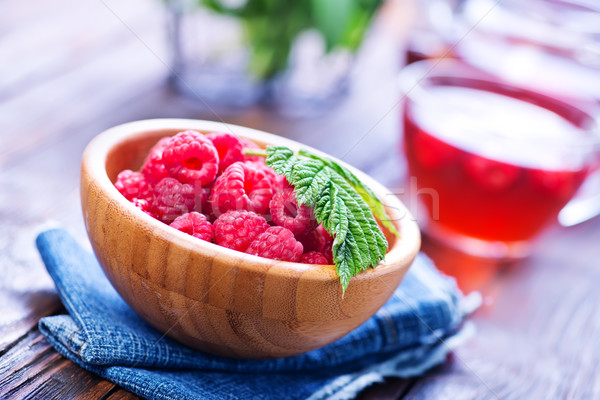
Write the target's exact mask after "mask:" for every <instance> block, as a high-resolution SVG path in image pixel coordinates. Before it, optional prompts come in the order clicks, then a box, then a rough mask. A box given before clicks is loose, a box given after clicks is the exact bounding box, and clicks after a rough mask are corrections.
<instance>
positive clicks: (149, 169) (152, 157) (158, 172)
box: [142, 137, 171, 185]
mask: <svg viewBox="0 0 600 400" xmlns="http://www.w3.org/2000/svg"><path fill="white" fill-rule="evenodd" d="M170 139H171V138H170V137H164V138H162V139H160V140H159V141H158V143H156V144H155V145H154V146H153V147H152V148H151V149H150V152H149V153H148V157H146V159H145V160H144V164H143V165H142V174H144V176H145V177H146V180H147V181H148V182H149V183H150V184H151V185H156V184H157V183H158V182H160V180H161V179H162V178H166V177H168V176H169V173H168V172H167V169H166V168H165V164H164V163H163V160H162V153H163V150H164V148H165V147H166V146H167V143H169V140H170Z"/></svg>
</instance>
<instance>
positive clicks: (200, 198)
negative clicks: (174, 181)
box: [194, 186, 214, 221]
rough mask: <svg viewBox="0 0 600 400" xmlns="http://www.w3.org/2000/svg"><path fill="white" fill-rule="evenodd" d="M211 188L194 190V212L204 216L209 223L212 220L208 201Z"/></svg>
mask: <svg viewBox="0 0 600 400" xmlns="http://www.w3.org/2000/svg"><path fill="white" fill-rule="evenodd" d="M211 189H212V186H207V187H201V186H198V187H196V188H195V193H196V197H195V199H194V211H197V212H199V213H200V214H204V215H205V216H206V217H207V218H208V219H209V220H210V221H212V220H214V217H213V214H212V208H211V206H210V202H209V201H208V199H209V196H210V191H211Z"/></svg>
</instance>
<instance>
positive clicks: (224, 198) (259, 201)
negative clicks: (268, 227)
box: [209, 162, 273, 215]
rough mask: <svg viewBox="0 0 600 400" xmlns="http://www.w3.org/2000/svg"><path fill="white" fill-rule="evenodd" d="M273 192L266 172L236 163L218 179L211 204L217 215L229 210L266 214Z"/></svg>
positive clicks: (245, 164)
mask: <svg viewBox="0 0 600 400" xmlns="http://www.w3.org/2000/svg"><path fill="white" fill-rule="evenodd" d="M272 195H273V190H272V189H271V181H270V180H269V179H268V178H267V177H266V175H265V173H264V171H262V170H261V169H256V168H255V167H254V165H252V164H247V163H242V162H236V163H233V164H231V165H230V166H229V167H227V169H225V171H223V174H222V175H221V176H219V177H218V178H217V181H216V182H215V185H214V187H213V189H212V191H211V193H210V200H209V201H210V203H211V205H212V208H213V211H214V213H215V215H220V214H222V213H224V212H226V211H229V210H248V211H253V212H255V213H257V214H259V215H260V214H265V213H266V212H267V211H268V210H269V202H270V201H271V196H272Z"/></svg>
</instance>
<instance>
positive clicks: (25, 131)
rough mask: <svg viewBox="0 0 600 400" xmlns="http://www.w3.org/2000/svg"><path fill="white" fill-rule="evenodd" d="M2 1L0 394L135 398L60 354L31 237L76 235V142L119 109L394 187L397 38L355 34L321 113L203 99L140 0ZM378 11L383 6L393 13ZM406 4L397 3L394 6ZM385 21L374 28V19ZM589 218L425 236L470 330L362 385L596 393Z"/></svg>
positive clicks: (127, 115) (596, 299) (519, 394)
mask: <svg viewBox="0 0 600 400" xmlns="http://www.w3.org/2000/svg"><path fill="white" fill-rule="evenodd" d="M4 3H6V4H3V7H2V12H1V13H0V60H1V63H0V188H1V189H0V221H1V223H0V251H1V255H2V256H1V257H0V277H1V278H0V398H43V399H49V398H56V399H65V398H102V399H124V398H135V396H134V395H132V394H130V393H128V392H126V391H124V390H122V389H120V388H119V387H117V386H115V385H114V384H112V383H110V382H108V381H105V380H103V379H100V378H99V377H97V376H94V375H92V374H90V373H88V372H86V371H85V370H83V369H81V368H79V367H78V366H76V365H74V364H73V363H71V362H70V361H68V360H66V359H65V358H63V357H61V356H60V355H59V354H58V353H57V352H56V351H55V350H54V349H53V348H52V347H51V346H50V345H49V343H48V342H47V341H46V339H45V338H44V337H43V336H42V335H41V334H40V332H39V331H38V329H37V323H38V320H39V319H40V318H41V317H43V316H47V315H52V314H56V313H61V312H64V310H63V308H62V305H61V302H60V300H59V298H58V296H57V294H56V291H55V289H54V286H53V283H52V281H51V280H50V278H49V276H48V274H47V273H46V271H45V269H44V267H43V264H42V262H41V260H40V258H39V256H38V254H37V252H36V250H35V247H34V243H33V241H34V237H35V235H36V232H39V231H40V230H42V229H44V227H48V226H55V225H57V224H58V225H61V226H63V227H66V228H67V229H69V230H70V231H71V232H73V233H74V234H76V235H79V236H80V237H82V238H83V237H85V236H84V235H85V232H84V227H83V222H82V218H81V213H80V208H79V197H78V196H79V193H78V190H79V189H78V179H79V161H80V156H81V153H82V151H83V148H84V147H85V145H86V144H87V142H88V141H89V140H90V139H91V138H92V137H93V136H95V135H96V134H98V133H99V132H101V131H103V130H104V129H106V128H108V127H110V126H113V125H116V124H119V123H123V122H126V121H131V120H137V119H145V118H156V117H186V118H204V119H220V118H222V119H224V120H226V121H228V122H232V123H236V124H241V125H248V126H251V127H255V128H259V129H264V130H267V131H271V132H274V133H277V134H280V135H284V136H287V137H290V138H293V139H295V140H298V141H301V142H304V143H306V144H308V145H311V146H314V147H317V148H320V149H322V150H324V151H326V152H328V153H331V154H332V155H334V156H337V157H340V158H342V159H344V160H345V161H347V162H349V163H351V164H353V165H355V166H357V167H358V168H360V169H362V170H364V171H366V172H368V173H370V174H371V175H373V176H374V177H375V178H376V179H378V180H380V181H382V182H383V183H385V184H387V185H388V186H390V187H398V185H399V183H400V181H401V179H402V176H403V173H404V166H403V164H402V161H401V157H400V155H399V151H398V148H399V146H398V132H399V121H398V114H399V109H398V93H397V90H396V89H395V85H394V73H395V71H396V70H397V67H398V65H399V63H400V61H401V47H400V43H399V42H398V41H396V40H395V39H394V36H393V35H390V34H389V33H390V31H389V30H388V31H385V30H382V31H379V32H376V33H375V34H374V35H373V38H372V40H370V41H369V42H368V45H366V46H365V49H364V51H363V52H362V54H361V57H360V59H359V62H358V65H357V69H356V73H355V76H354V78H355V79H354V87H353V92H352V94H351V96H350V97H349V98H348V100H347V101H346V102H344V103H343V104H342V105H341V106H340V107H339V108H338V109H336V110H335V111H333V112H332V113H330V114H328V115H326V116H323V117H321V118H316V119H310V120H288V119H285V118H282V117H277V116H275V115H271V114H269V113H268V112H265V111H261V110H248V111H244V112H242V113H238V114H236V115H233V114H225V113H221V112H220V113H219V114H218V115H215V114H214V113H211V112H210V111H209V110H207V109H205V108H203V107H202V106H201V105H200V103H198V102H196V101H192V100H190V99H185V98H182V97H181V96H179V95H178V94H177V93H174V92H173V91H172V90H171V89H170V88H169V86H168V84H167V82H166V78H167V75H168V68H167V65H166V64H167V62H166V61H167V51H166V49H165V45H164V18H163V17H164V15H163V13H162V8H161V3H160V2H153V1H151V0H129V1H126V2H119V1H116V0H89V1H75V0H55V1H52V2H44V1H41V0H33V1H28V2H10V3H7V2H4ZM394 17H395V16H394V14H393V13H391V14H388V18H387V19H388V21H387V22H390V21H391V20H393V19H394ZM405 17H406V15H405ZM386 32H387V33H386ZM599 242H600V219H595V220H591V221H588V222H586V223H583V224H581V225H579V226H576V227H573V228H569V229H560V228H555V229H553V230H551V231H549V232H548V233H547V234H545V235H544V236H543V237H542V238H541V239H540V241H539V242H538V244H537V247H536V251H535V253H534V255H533V256H532V257H531V258H529V259H528V260H526V261H524V262H522V263H520V264H519V265H500V264H499V263H494V262H485V261H483V260H477V259H473V258H469V257H466V256H461V255H460V254H456V253H453V252H452V251H450V250H447V249H443V248H441V247H439V246H436V245H435V244H434V243H432V242H431V241H428V240H425V243H424V250H425V251H426V252H428V253H429V254H430V255H432V257H433V258H434V259H435V260H436V261H437V262H438V264H439V266H440V267H441V268H442V269H444V270H445V271H447V272H449V273H452V274H456V275H457V276H459V281H460V284H461V286H462V287H463V289H465V290H466V291H470V290H472V289H479V290H480V291H481V292H482V293H483V296H484V305H483V307H482V308H481V309H480V310H478V311H477V313H476V314H475V315H474V316H473V318H472V320H473V321H475V323H476V325H477V328H478V333H477V335H476V336H475V337H474V338H473V339H472V340H471V341H470V342H469V343H467V344H466V345H464V346H462V347H461V348H459V349H458V350H457V351H455V353H454V354H453V355H452V356H451V357H449V359H448V361H447V362H446V363H445V364H444V365H442V366H440V367H437V368H435V369H434V370H432V371H431V372H429V373H428V374H427V375H426V376H424V377H422V378H419V379H410V380H397V379H396V380H390V381H388V382H386V383H384V384H380V385H376V386H374V387H372V388H369V389H367V390H366V391H365V393H363V394H362V395H361V396H362V398H364V399H378V398H390V399H391V398H405V399H422V398H427V399H446V398H456V399H475V398H476V399H488V398H502V399H513V398H514V399H524V398H525V399H555V398H581V399H591V398H600V378H599V375H598V372H597V371H598V370H600V346H599V338H600V307H598V305H599V304H600V290H598V282H600V265H598V256H599V255H600V254H599V251H598V243H599Z"/></svg>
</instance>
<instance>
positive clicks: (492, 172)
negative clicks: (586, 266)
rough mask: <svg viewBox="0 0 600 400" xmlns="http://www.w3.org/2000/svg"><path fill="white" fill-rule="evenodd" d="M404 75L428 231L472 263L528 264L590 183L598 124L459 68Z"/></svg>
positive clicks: (424, 66) (409, 145) (410, 157)
mask: <svg viewBox="0 0 600 400" xmlns="http://www.w3.org/2000/svg"><path fill="white" fill-rule="evenodd" d="M407 70H408V71H405V72H403V74H402V79H404V80H405V81H404V82H402V84H403V85H404V88H405V89H404V90H405V93H406V95H407V99H406V102H405V104H404V112H403V124H404V150H405V153H406V159H407V161H408V169H409V173H410V175H411V176H413V177H415V178H416V184H417V188H418V189H419V190H429V192H428V193H430V194H432V195H423V196H419V200H421V202H422V204H423V205H424V206H425V209H426V210H427V214H428V220H427V223H426V225H425V229H426V230H427V232H428V233H430V234H431V235H432V236H434V237H437V238H439V239H442V240H444V241H446V242H448V243H449V244H453V245H457V246H458V247H462V248H463V250H465V251H467V252H470V253H475V254H480V255H486V256H507V257H513V256H517V257H518V256H521V255H524V253H525V252H526V249H527V247H528V246H527V244H528V241H529V239H531V238H532V237H534V236H535V235H536V234H537V233H538V232H540V231H541V230H542V229H543V228H544V227H545V226H547V225H548V224H550V223H551V222H553V221H555V219H556V216H557V215H558V213H559V211H560V210H561V209H562V208H563V207H564V206H565V204H566V203H567V202H568V201H569V200H570V199H571V198H572V197H573V196H574V194H575V193H576V192H577V189H578V188H579V187H580V186H581V184H582V183H583V181H584V180H585V178H586V175H587V174H588V171H589V169H590V165H591V162H592V161H593V159H594V157H596V154H597V151H598V147H597V143H598V142H597V135H596V134H595V132H594V129H595V128H594V127H595V124H594V121H593V119H592V118H591V117H589V116H588V115H587V114H586V113H585V112H583V111H581V110H578V109H576V108H575V107H572V106H570V105H568V104H565V103H562V102H560V101H558V100H555V99H552V98H549V97H545V96H543V95H540V94H536V93H533V92H529V91H526V90H520V89H518V88H515V87H514V86H507V85H503V84H501V83H499V82H494V81H492V80H489V79H485V78H476V77H475V75H476V74H475V72H474V70H471V69H470V68H469V67H466V66H464V64H461V63H459V62H455V61H448V62H444V63H442V64H440V65H438V66H436V64H435V63H433V62H427V61H426V62H419V63H416V64H414V65H412V66H409V67H407ZM411 73H412V76H411ZM417 77H418V78H417ZM411 84H412V85H411Z"/></svg>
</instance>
